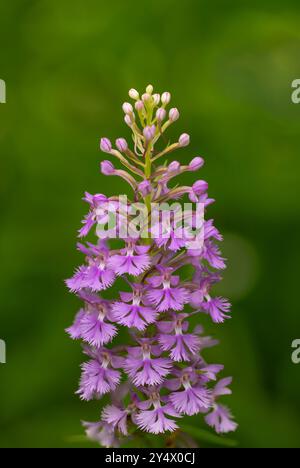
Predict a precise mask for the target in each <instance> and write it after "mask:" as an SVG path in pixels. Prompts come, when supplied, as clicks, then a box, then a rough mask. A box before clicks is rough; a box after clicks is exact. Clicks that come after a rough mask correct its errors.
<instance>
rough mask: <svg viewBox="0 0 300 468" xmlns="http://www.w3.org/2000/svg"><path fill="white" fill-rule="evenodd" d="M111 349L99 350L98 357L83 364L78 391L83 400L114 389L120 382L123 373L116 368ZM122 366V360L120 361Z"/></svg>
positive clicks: (99, 395)
mask: <svg viewBox="0 0 300 468" xmlns="http://www.w3.org/2000/svg"><path fill="white" fill-rule="evenodd" d="M114 364H115V365H116V362H115V363H114V360H113V358H112V354H111V352H110V351H108V350H106V349H102V350H99V353H98V358H97V359H92V360H90V361H88V362H86V363H84V364H83V365H82V376H81V380H80V386H79V390H78V391H77V393H78V394H79V395H80V396H81V398H82V399H83V400H87V401H89V400H92V399H93V398H99V397H101V396H102V395H104V394H106V393H109V392H112V391H114V390H115V389H116V388H117V386H118V385H119V383H120V380H121V373H120V372H119V371H118V370H115V369H114V368H113V367H114ZM118 364H119V366H120V362H118Z"/></svg>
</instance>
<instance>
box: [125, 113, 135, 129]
mask: <svg viewBox="0 0 300 468" xmlns="http://www.w3.org/2000/svg"><path fill="white" fill-rule="evenodd" d="M132 116H133V114H131V115H129V114H126V115H125V117H124V121H125V123H126V125H128V127H131V126H132V124H133V121H132Z"/></svg>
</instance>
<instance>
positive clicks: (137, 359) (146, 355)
mask: <svg viewBox="0 0 300 468" xmlns="http://www.w3.org/2000/svg"><path fill="white" fill-rule="evenodd" d="M154 353H157V349H156V348H155V347H153V346H152V345H151V343H150V342H149V340H148V339H143V340H142V342H141V345H140V346H139V347H133V348H128V356H127V358H126V360H125V364H124V369H125V370H126V372H127V373H128V375H129V377H130V378H131V379H132V381H133V383H134V384H135V385H136V386H137V387H141V386H144V385H158V384H160V383H162V382H163V380H164V377H166V376H167V375H168V374H169V372H170V369H171V368H172V361H171V360H170V359H167V358H162V357H153V354H154ZM158 353H159V351H158ZM160 354H161V353H159V354H158V355H160Z"/></svg>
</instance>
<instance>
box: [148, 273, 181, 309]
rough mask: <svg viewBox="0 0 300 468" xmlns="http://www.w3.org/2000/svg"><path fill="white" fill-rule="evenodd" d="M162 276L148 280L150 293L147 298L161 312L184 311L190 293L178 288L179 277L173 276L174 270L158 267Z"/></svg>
mask: <svg viewBox="0 0 300 468" xmlns="http://www.w3.org/2000/svg"><path fill="white" fill-rule="evenodd" d="M158 269H159V271H160V272H161V274H160V275H159V276H153V277H151V278H148V280H147V282H148V283H149V285H150V287H149V291H148V293H147V298H148V299H149V301H150V302H151V303H152V304H154V305H155V306H156V309H157V310H158V311H159V312H165V311H167V310H170V309H171V310H182V309H183V308H184V305H185V304H186V303H187V302H188V291H187V290H186V289H185V288H181V287H178V286H179V284H180V278H179V276H172V271H173V270H172V269H170V268H162V267H158Z"/></svg>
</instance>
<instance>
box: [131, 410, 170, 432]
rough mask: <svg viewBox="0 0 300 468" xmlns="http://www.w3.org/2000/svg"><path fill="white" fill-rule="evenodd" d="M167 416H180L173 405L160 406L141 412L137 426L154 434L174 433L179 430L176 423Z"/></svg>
mask: <svg viewBox="0 0 300 468" xmlns="http://www.w3.org/2000/svg"><path fill="white" fill-rule="evenodd" d="M167 416H178V415H177V413H176V411H174V408H173V407H172V406H171V405H165V406H160V407H158V408H155V409H153V410H145V411H141V412H140V414H138V415H137V417H136V420H137V425H138V427H139V428H140V429H142V430H143V431H146V432H150V433H152V434H161V433H163V432H168V431H170V432H173V431H175V430H176V429H178V426H177V424H176V422H175V421H174V420H173V419H170V418H168V417H167Z"/></svg>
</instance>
